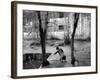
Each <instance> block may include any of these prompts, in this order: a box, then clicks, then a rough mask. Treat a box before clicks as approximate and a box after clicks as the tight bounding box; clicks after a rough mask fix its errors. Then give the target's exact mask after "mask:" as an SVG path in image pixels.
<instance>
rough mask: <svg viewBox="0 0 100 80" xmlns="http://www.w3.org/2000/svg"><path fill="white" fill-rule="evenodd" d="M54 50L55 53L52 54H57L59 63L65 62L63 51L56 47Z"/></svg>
mask: <svg viewBox="0 0 100 80" xmlns="http://www.w3.org/2000/svg"><path fill="white" fill-rule="evenodd" d="M56 50H57V51H56V52H55V53H54V55H55V54H57V53H58V54H59V55H60V61H61V62H64V61H66V56H65V55H64V51H63V50H62V49H61V48H59V47H58V46H57V47H56Z"/></svg>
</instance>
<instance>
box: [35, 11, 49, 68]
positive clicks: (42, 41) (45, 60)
mask: <svg viewBox="0 0 100 80" xmlns="http://www.w3.org/2000/svg"><path fill="white" fill-rule="evenodd" d="M37 14H38V20H39V32H40V39H41V40H40V42H41V47H42V67H43V66H46V65H48V64H49V62H48V61H47V59H46V50H45V38H46V29H45V30H44V31H43V27H42V20H41V14H40V11H38V12H37Z"/></svg>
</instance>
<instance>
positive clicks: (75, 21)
mask: <svg viewBox="0 0 100 80" xmlns="http://www.w3.org/2000/svg"><path fill="white" fill-rule="evenodd" d="M78 19H79V13H75V14H74V26H73V32H72V35H71V59H72V60H71V64H72V66H75V61H76V59H75V56H74V36H75V32H76V28H77V25H78Z"/></svg>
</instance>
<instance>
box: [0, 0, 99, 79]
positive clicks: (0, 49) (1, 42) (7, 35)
mask: <svg viewBox="0 0 100 80" xmlns="http://www.w3.org/2000/svg"><path fill="white" fill-rule="evenodd" d="M16 1H17V0H16ZM24 1H25V0H24ZM31 1H37V2H39V1H40V2H51V3H64V4H65V3H66V4H79V5H98V6H99V5H100V0H31ZM10 7H11V0H0V80H13V79H11V78H10V70H11V11H10V10H11V8H10ZM99 10H100V6H99ZM99 14H100V11H99ZM98 19H99V21H100V16H98ZM98 26H100V24H99V25H98ZM99 30H100V27H98V34H100V32H99ZM98 41H99V42H98V45H100V37H98ZM99 52H100V50H99ZM99 52H98V53H99ZM98 57H99V58H100V54H99V56H98ZM99 62H100V59H99ZM99 62H98V63H99ZM98 67H100V64H98ZM99 76H100V69H99V73H98V74H90V75H89V74H88V75H74V76H60V77H45V78H34V79H33V78H29V79H26V80H100V77H99ZM22 80H24V79H22Z"/></svg>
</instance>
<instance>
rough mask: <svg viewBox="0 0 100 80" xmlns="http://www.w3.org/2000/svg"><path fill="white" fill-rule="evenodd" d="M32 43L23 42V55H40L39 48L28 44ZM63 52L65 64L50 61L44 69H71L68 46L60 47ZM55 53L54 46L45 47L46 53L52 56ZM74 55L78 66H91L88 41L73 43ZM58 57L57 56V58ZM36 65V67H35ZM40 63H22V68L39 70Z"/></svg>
mask: <svg viewBox="0 0 100 80" xmlns="http://www.w3.org/2000/svg"><path fill="white" fill-rule="evenodd" d="M31 43H33V41H32V40H31V41H27V40H26V41H24V49H23V54H25V53H33V54H36V53H42V52H41V46H40V45H39V46H36V45H34V46H31V47H30V44H31ZM60 47H61V48H62V49H63V50H64V54H65V55H66V62H64V63H61V62H60V61H59V60H56V59H55V60H52V61H51V62H50V65H48V66H46V67H45V68H53V67H71V66H72V65H71V48H70V45H65V46H60ZM54 52H56V47H55V46H50V45H46V53H51V54H53V53H54ZM74 55H75V57H76V59H78V60H79V65H78V66H91V43H90V41H75V51H74ZM58 57H59V56H58ZM36 65H38V67H36ZM40 65H41V62H39V61H32V62H31V63H27V64H26V63H23V67H24V68H25V69H34V68H39V66H40Z"/></svg>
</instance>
